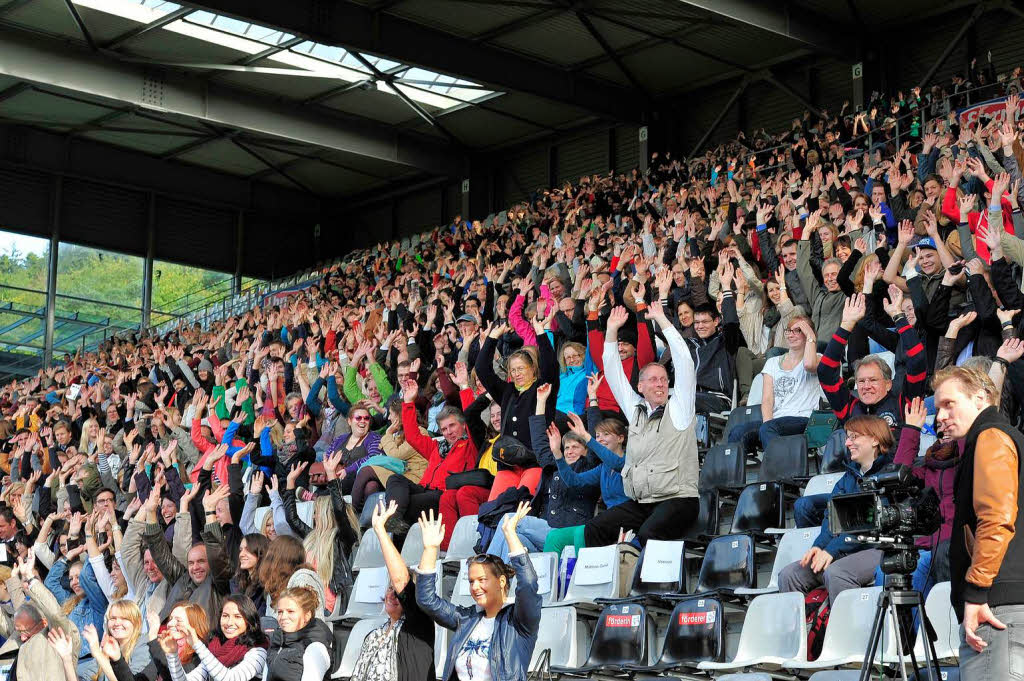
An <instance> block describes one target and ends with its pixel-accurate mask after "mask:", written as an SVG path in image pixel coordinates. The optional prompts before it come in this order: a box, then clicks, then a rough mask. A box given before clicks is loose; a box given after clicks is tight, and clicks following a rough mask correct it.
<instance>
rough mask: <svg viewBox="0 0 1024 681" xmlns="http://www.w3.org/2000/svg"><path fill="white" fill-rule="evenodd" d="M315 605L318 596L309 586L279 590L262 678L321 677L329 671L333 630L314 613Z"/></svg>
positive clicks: (308, 680)
mask: <svg viewBox="0 0 1024 681" xmlns="http://www.w3.org/2000/svg"><path fill="white" fill-rule="evenodd" d="M319 607H320V599H319V597H318V596H317V594H316V591H314V590H313V589H311V588H310V587H307V586H299V587H294V588H291V589H285V590H284V591H283V592H281V595H280V596H279V597H278V599H277V621H278V624H280V628H279V629H275V630H274V632H273V633H272V634H271V635H270V648H269V649H267V673H266V677H265V681H323V680H324V679H325V678H327V676H328V675H329V674H330V672H331V649H332V648H333V646H334V634H333V632H332V631H331V628H330V627H329V626H327V624H326V623H325V622H324V621H323V620H322V619H320V618H318V617H317V616H316V614H317V613H316V611H317V608H319Z"/></svg>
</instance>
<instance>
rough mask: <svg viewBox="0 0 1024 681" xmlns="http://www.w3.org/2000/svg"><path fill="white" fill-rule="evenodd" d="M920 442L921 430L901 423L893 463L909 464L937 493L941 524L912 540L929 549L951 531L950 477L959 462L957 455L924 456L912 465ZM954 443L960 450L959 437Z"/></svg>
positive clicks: (954, 472)
mask: <svg viewBox="0 0 1024 681" xmlns="http://www.w3.org/2000/svg"><path fill="white" fill-rule="evenodd" d="M920 446H921V430H920V429H919V428H916V427H914V426H906V425H905V426H903V430H901V431H900V444H899V448H897V450H896V458H895V459H894V460H893V463H895V464H897V465H903V466H910V467H911V468H912V469H913V472H914V475H915V476H917V477H918V478H920V479H922V480H924V484H925V485H926V486H927V487H931V488H932V489H934V490H935V492H936V493H937V494H938V495H939V509H940V510H941V511H942V525H940V526H939V531H938V532H936V533H935V534H933V535H932V536H931V537H918V539H917V540H916V541H915V542H914V543H915V544H916V545H917V547H918V548H920V549H928V550H932V549H934V548H935V546H936V544H938V542H941V541H949V538H950V537H951V536H952V535H953V510H954V506H953V490H954V484H953V481H954V479H955V478H956V471H957V467H958V466H959V463H960V456H959V455H957V456H956V457H955V458H950V459H946V460H945V461H939V460H937V459H933V458H931V457H926V458H925V460H924V463H923V464H921V465H920V466H915V465H914V460H915V459H916V458H917V452H918V449H919V448H920ZM956 446H957V448H958V450H959V451H961V452H962V451H963V440H958V441H957V443H956Z"/></svg>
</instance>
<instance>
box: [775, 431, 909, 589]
mask: <svg viewBox="0 0 1024 681" xmlns="http://www.w3.org/2000/svg"><path fill="white" fill-rule="evenodd" d="M894 444H895V441H894V440H893V437H892V430H890V427H889V423H888V422H887V421H886V420H885V419H883V418H881V417H879V416H867V415H860V416H854V417H852V418H851V419H849V420H848V421H847V422H846V446H847V448H848V449H849V450H850V463H848V464H847V470H846V473H845V474H844V475H843V477H841V478H839V481H838V482H836V486H835V487H834V488H833V489H832V493H831V494H829V495H826V496H827V497H831V496H833V495H839V494H850V493H852V492H859V491H860V480H861V478H863V477H865V476H868V475H874V474H875V473H877V472H878V471H880V470H882V468H884V467H885V466H887V465H889V464H890V463H892V453H891V452H892V449H893V446H894ZM827 501H828V500H827V499H826V505H827ZM828 523H829V519H828V514H825V518H824V520H823V521H822V523H821V532H820V533H819V534H818V538H817V539H815V540H814V545H813V546H812V547H811V548H810V550H808V551H807V553H805V554H804V556H803V558H801V559H800V560H798V561H796V562H794V563H790V564H789V565H787V566H786V567H784V568H782V571H781V572H780V573H779V591H781V592H786V591H799V592H801V593H804V594H806V593H808V592H809V591H813V590H814V589H816V588H818V587H820V586H824V587H825V588H826V589H828V601H829V606H831V605H832V603H834V602H835V599H836V596H838V595H839V594H840V593H842V592H843V591H845V590H846V589H856V588H858V587H861V586H865V585H868V584H874V581H875V568H876V567H878V564H879V563H880V562H881V560H882V552H881V551H879V550H878V549H873V548H870V547H869V546H867V545H865V544H861V543H859V542H857V541H852V539H853V538H852V537H849V536H845V535H835V534H833V533H832V532H831V531H830V530H829V526H828Z"/></svg>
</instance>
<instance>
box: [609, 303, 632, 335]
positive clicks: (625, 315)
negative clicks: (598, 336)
mask: <svg viewBox="0 0 1024 681" xmlns="http://www.w3.org/2000/svg"><path fill="white" fill-rule="evenodd" d="M627 319H629V312H627V311H626V308H624V307H623V306H622V305H617V306H616V307H614V308H612V311H611V314H609V315H608V325H607V328H608V333H613V332H618V330H619V329H620V328H622V325H623V324H625V323H626V320H627Z"/></svg>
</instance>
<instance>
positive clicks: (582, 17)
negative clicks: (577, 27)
mask: <svg viewBox="0 0 1024 681" xmlns="http://www.w3.org/2000/svg"><path fill="white" fill-rule="evenodd" d="M576 19H577V20H578V21H579V22H580V23H581V24H583V28H585V29H587V33H589V34H590V37H591V38H593V39H594V41H595V42H596V43H597V44H598V45H600V46H601V49H602V50H604V53H605V54H607V55H608V58H609V59H611V60H612V62H613V63H614V64H615V66H616V67H617V68H618V69H619V71H621V72H622V75H624V76H625V77H626V80H628V81H629V83H630V85H632V86H633V87H634V88H636V89H637V91H638V92H640V93H641V94H643V96H644V97H646V98H647V99H648V100H650V99H651V94H650V93H649V92H648V91H647V88H645V87H644V86H643V85H641V84H640V81H639V80H637V79H636V76H634V75H633V72H632V71H630V70H629V67H627V66H626V62H624V61H622V58H621V57H619V55H618V53H617V52H616V51H615V48H613V47H612V45H611V43H609V42H608V41H607V40H605V37H604V35H602V34H601V32H600V31H599V30H597V26H594V22H593V21H591V20H590V17H588V16H587V15H586V14H584V13H583V12H582V11H580V10H576Z"/></svg>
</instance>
